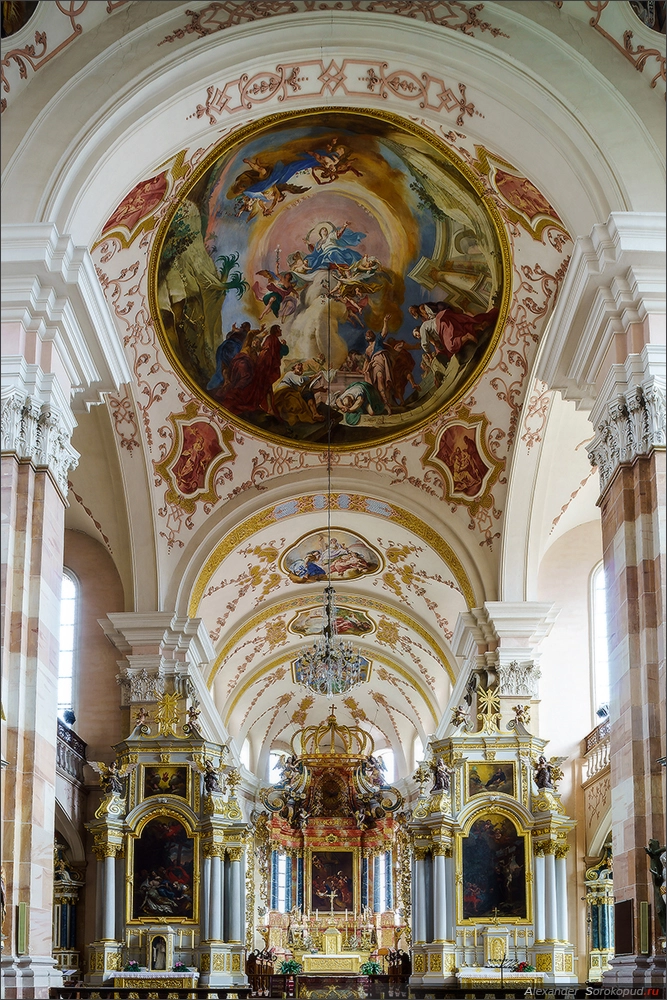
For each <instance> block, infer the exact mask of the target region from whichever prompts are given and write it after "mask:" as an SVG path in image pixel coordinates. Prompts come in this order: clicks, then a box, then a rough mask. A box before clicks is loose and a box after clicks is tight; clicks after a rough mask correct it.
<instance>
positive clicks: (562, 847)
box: [554, 844, 570, 858]
mask: <svg viewBox="0 0 667 1000" xmlns="http://www.w3.org/2000/svg"><path fill="white" fill-rule="evenodd" d="M569 850H570V845H569V844H556V845H555V850H554V854H555V855H556V858H566V857H567V855H568V853H569Z"/></svg>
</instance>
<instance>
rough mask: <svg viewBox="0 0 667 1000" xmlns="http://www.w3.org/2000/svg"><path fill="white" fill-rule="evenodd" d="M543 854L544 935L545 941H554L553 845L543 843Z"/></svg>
mask: <svg viewBox="0 0 667 1000" xmlns="http://www.w3.org/2000/svg"><path fill="white" fill-rule="evenodd" d="M545 846H546V848H547V850H546V851H545V854H544V936H545V940H546V941H555V940H556V939H557V937H558V898H557V895H556V858H555V856H554V852H553V849H552V850H549V848H553V846H554V845H552V844H547V845H545Z"/></svg>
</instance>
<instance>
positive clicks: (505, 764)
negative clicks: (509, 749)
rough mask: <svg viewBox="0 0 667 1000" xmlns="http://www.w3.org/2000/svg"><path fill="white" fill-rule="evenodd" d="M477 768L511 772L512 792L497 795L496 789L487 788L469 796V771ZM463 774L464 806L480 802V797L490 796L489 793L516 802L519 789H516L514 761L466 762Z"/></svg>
mask: <svg viewBox="0 0 667 1000" xmlns="http://www.w3.org/2000/svg"><path fill="white" fill-rule="evenodd" d="M479 767H487V768H489V769H490V768H496V769H497V768H499V767H502V768H503V769H504V770H505V771H511V773H512V789H513V790H512V792H500V793H499V792H498V791H497V790H496V789H494V788H489V789H486V790H485V792H482V791H480V792H474V793H473V794H471V793H470V772H471V770H472V769H473V768H479ZM463 774H464V777H463V801H464V802H465V803H466V804H468V803H469V802H474V801H479V802H481V798H480V797H481V796H482V795H483V794H485V793H486V794H487V795H488V794H490V793H493V794H494V795H497V794H501V795H509V797H510V798H513V799H517V800H518V798H519V794H518V792H519V789H518V788H517V767H516V761H514V760H493V761H486V760H466V762H465V770H464V772H463Z"/></svg>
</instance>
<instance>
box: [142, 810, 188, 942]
mask: <svg viewBox="0 0 667 1000" xmlns="http://www.w3.org/2000/svg"><path fill="white" fill-rule="evenodd" d="M178 798H179V799H180V796H179V797H178ZM172 799H173V801H174V804H175V801H176V799H177V797H176V796H172ZM148 801H150V799H149V800H148ZM165 817H170V818H171V819H174V820H176V821H177V822H178V823H180V824H181V826H182V827H183V829H184V830H185V832H186V834H187V835H188V838H189V839H191V840H192V916H191V917H182V916H181V917H179V916H173V915H172V914H164V915H161V914H150V915H146V916H142V917H135V916H134V849H135V845H136V842H137V841H138V840H139V839H140V837H141V835H142V833H143V831H144V828H145V827H146V826H147V825H148V823H150V821H151V820H153V819H158V818H165ZM199 838H200V834H199V832H198V831H197V830H195V829H193V825H192V821H191V819H190V817H188V816H186V815H185V814H184V811H183V812H182V811H181V810H179V809H178V808H174V805H172V804H171V803H170V804H169V805H164V804H162V803H160V805H159V806H158V805H157V804H156V807H155V808H153V809H149V810H147V811H146V812H145V813H143V815H142V816H141V818H140V819H139V821H138V823H137V826H136V828H135V829H134V830H132V831H131V832H130V833H128V834H126V838H125V857H126V868H125V872H126V875H125V923H126V924H127V925H131V926H141V925H142V924H162V923H163V924H181V925H183V926H194V925H197V924H199V883H200V870H199ZM158 933H159V932H158Z"/></svg>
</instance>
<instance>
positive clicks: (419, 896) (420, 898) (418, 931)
mask: <svg viewBox="0 0 667 1000" xmlns="http://www.w3.org/2000/svg"><path fill="white" fill-rule="evenodd" d="M414 928H415V941H425V940H426V875H425V871H424V861H423V859H418V860H417V861H415V905H414Z"/></svg>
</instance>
